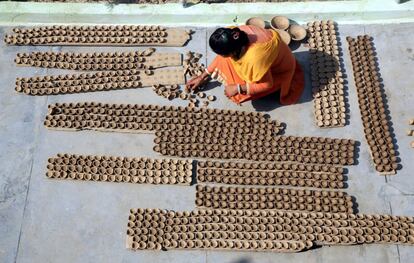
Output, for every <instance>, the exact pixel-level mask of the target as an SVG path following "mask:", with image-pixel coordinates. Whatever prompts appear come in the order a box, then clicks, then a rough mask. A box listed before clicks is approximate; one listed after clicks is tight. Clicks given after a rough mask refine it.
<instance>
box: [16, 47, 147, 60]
mask: <svg viewBox="0 0 414 263" xmlns="http://www.w3.org/2000/svg"><path fill="white" fill-rule="evenodd" d="M154 52H155V48H148V49H145V50H142V51H131V52H90V53H78V52H53V51H46V52H40V51H35V52H31V53H17V55H16V56H17V58H20V59H23V58H27V59H32V60H39V61H54V62H76V59H86V61H88V59H102V60H105V59H115V60H119V61H117V62H134V61H135V60H134V61H131V60H130V58H131V57H132V58H142V59H145V57H147V56H150V55H152V54H153V53H154ZM124 59H127V61H124ZM89 61H90V62H96V61H95V60H89ZM138 62H143V61H138Z"/></svg>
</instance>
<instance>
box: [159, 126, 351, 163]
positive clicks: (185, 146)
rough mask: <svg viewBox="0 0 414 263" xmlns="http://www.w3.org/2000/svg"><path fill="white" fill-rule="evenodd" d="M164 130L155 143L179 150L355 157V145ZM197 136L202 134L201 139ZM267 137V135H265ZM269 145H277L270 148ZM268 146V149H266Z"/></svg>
mask: <svg viewBox="0 0 414 263" xmlns="http://www.w3.org/2000/svg"><path fill="white" fill-rule="evenodd" d="M162 133H163V132H161V131H160V132H157V133H156V136H160V137H157V138H156V139H155V143H156V144H158V145H160V147H162V148H165V147H172V144H174V145H176V146H177V147H178V148H177V150H207V151H210V150H211V151H233V150H234V151H243V152H250V153H257V152H261V151H263V152H264V153H269V154H270V153H274V154H283V153H292V154H302V155H305V156H314V157H322V156H327V157H337V158H339V157H341V158H347V157H349V158H353V157H354V153H353V151H354V147H353V146H344V145H342V146H338V145H321V146H320V147H319V146H317V145H315V144H310V145H307V144H304V143H298V144H293V145H282V144H281V143H280V144H279V141H278V140H272V141H270V142H269V141H265V140H262V139H261V138H260V137H259V136H252V137H254V138H253V140H254V141H252V142H248V141H245V138H238V137H236V136H234V135H233V136H232V137H226V138H227V139H229V140H228V141H227V142H226V143H222V142H220V140H218V141H217V142H216V140H212V139H211V138H212V137H214V136H215V135H217V136H218V135H219V134H220V133H218V132H217V133H208V132H195V133H194V137H191V138H189V139H185V138H184V137H183V135H180V133H182V134H185V132H184V131H183V132H181V131H178V132H174V131H171V134H170V136H166V135H165V133H164V134H162ZM195 136H200V137H199V139H197V138H195ZM204 138H209V139H210V140H209V141H207V142H206V140H204ZM265 138H267V137H265ZM213 141H214V142H216V144H214V145H211V144H210V143H209V142H213ZM267 147H276V148H272V149H269V148H267ZM264 148H266V149H264ZM318 148H322V149H323V150H324V152H318V150H319V149H318Z"/></svg>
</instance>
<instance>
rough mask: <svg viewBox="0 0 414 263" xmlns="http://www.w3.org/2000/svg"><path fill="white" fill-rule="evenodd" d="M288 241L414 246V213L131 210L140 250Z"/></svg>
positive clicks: (134, 242)
mask: <svg viewBox="0 0 414 263" xmlns="http://www.w3.org/2000/svg"><path fill="white" fill-rule="evenodd" d="M285 242H287V243H288V244H286V247H284V248H285V249H286V250H287V251H292V252H294V251H300V250H303V249H305V248H311V247H312V246H313V245H350V244H367V243H386V244H410V245H412V244H414V224H413V218H412V217H397V216H389V215H363V214H357V215H355V214H347V213H323V212H302V213H299V212H286V211H280V210H222V209H211V210H197V211H185V212H174V211H167V210H160V209H141V208H140V209H131V211H130V215H129V221H128V230H127V248H131V249H140V250H142V249H152V250H154V249H156V250H161V249H167V250H168V249H240V250H253V251H254V250H264V251H278V250H279V249H280V248H281V246H282V247H283V246H284V245H282V244H283V243H285ZM297 242H299V243H300V244H301V245H300V247H298V246H297V245H298V243H297ZM281 243H282V244H281ZM293 244H295V245H293ZM304 244H306V245H305V246H303V245H304Z"/></svg>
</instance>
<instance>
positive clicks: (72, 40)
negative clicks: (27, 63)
mask: <svg viewBox="0 0 414 263" xmlns="http://www.w3.org/2000/svg"><path fill="white" fill-rule="evenodd" d="M160 33H162V34H167V33H165V32H160ZM108 35H109V34H108ZM131 35H133V34H131ZM4 41H5V43H6V44H7V45H50V44H80V45H82V44H102V43H105V44H110V45H111V44H112V45H132V44H159V43H167V38H166V37H138V38H137V37H135V36H131V37H106V36H103V37H98V36H95V37H77V36H74V37H71V36H54V37H37V38H29V37H25V36H23V37H20V36H6V38H5V39H4Z"/></svg>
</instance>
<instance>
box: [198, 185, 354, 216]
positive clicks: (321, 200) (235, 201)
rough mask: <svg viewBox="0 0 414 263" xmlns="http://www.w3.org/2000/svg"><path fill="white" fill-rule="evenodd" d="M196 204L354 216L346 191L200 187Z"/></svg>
mask: <svg viewBox="0 0 414 263" xmlns="http://www.w3.org/2000/svg"><path fill="white" fill-rule="evenodd" d="M196 189H197V192H196V200H195V204H196V206H197V207H200V208H206V209H245V210H258V209H259V210H262V209H265V210H267V209H278V210H284V211H306V212H335V213H337V212H344V213H353V211H354V210H353V206H354V204H353V201H352V198H351V196H349V195H347V194H346V193H345V192H334V191H320V190H318V191H316V190H300V189H299V190H296V189H286V188H254V187H237V186H236V187H226V186H221V187H218V186H212V187H210V186H203V185H197V188H196Z"/></svg>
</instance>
